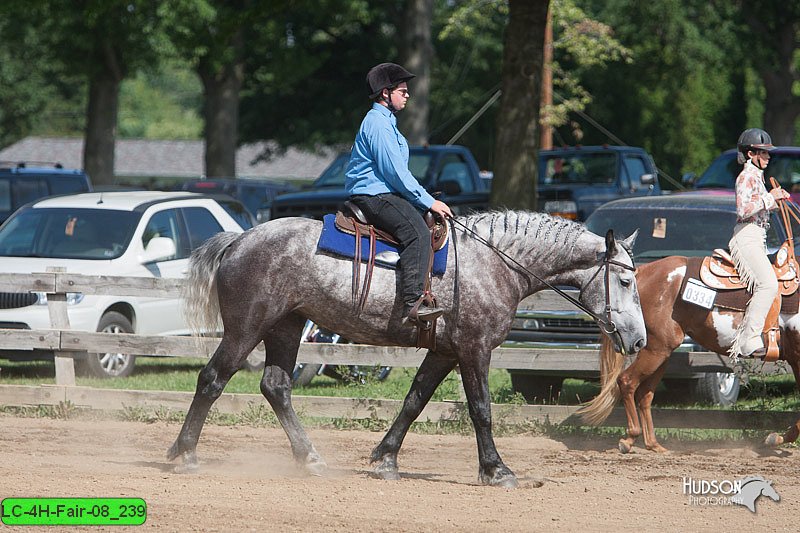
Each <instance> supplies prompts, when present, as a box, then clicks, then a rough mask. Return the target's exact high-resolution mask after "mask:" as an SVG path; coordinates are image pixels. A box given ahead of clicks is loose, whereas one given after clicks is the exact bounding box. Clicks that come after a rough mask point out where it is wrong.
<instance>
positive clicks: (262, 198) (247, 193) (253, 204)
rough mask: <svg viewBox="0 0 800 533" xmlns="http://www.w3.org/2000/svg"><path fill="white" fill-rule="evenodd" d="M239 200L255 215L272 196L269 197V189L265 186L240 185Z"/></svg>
mask: <svg viewBox="0 0 800 533" xmlns="http://www.w3.org/2000/svg"><path fill="white" fill-rule="evenodd" d="M239 190H240V192H239V197H238V200H239V201H240V202H242V203H243V204H244V205H245V207H247V209H248V210H249V211H250V212H251V213H255V212H256V211H258V208H259V206H261V205H262V204H263V203H264V202H266V201H267V200H271V196H268V195H267V188H266V187H265V186H263V185H240V186H239Z"/></svg>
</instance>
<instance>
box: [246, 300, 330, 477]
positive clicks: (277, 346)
mask: <svg viewBox="0 0 800 533" xmlns="http://www.w3.org/2000/svg"><path fill="white" fill-rule="evenodd" d="M305 322H306V320H305V318H302V317H299V316H295V315H290V316H288V317H286V318H284V319H283V320H281V321H280V322H278V324H276V325H275V327H274V328H273V329H272V331H270V333H269V334H268V335H267V338H265V339H264V345H265V347H266V352H267V360H266V364H265V365H264V375H263V376H262V378H261V394H263V395H264V397H265V398H266V399H267V401H268V402H269V404H270V406H271V407H272V410H273V411H274V412H275V416H276V417H277V418H278V421H279V422H280V423H281V426H282V427H283V430H284V431H285V432H286V436H287V437H289V443H290V445H291V447H292V455H293V456H294V460H295V462H296V463H297V464H298V465H299V466H300V467H301V468H303V469H305V471H306V472H308V473H309V474H312V475H321V474H322V473H323V472H324V471H325V470H326V469H327V465H326V464H325V461H323V460H322V457H320V455H319V453H317V450H315V449H314V445H313V444H312V443H311V440H310V439H309V438H308V435H307V434H306V432H305V430H304V429H303V426H302V425H301V423H300V419H299V418H298V416H297V413H296V412H295V410H294V407H292V372H293V370H294V365H295V363H296V362H297V351H298V349H299V348H300V340H301V336H302V332H303V326H304V325H305Z"/></svg>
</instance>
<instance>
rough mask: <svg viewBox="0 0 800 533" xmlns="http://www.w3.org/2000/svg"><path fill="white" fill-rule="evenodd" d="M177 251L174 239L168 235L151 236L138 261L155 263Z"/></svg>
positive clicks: (173, 254)
mask: <svg viewBox="0 0 800 533" xmlns="http://www.w3.org/2000/svg"><path fill="white" fill-rule="evenodd" d="M176 252H177V248H176V247H175V241H173V240H172V239H170V238H169V237H153V238H152V239H150V242H148V243H147V246H145V248H144V253H143V254H142V256H141V258H140V261H141V262H142V264H144V263H155V262H156V261H164V260H166V259H169V258H170V257H174V256H175V253H176Z"/></svg>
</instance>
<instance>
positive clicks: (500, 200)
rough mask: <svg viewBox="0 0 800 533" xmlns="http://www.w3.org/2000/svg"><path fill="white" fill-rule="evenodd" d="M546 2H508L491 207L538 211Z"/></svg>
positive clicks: (522, 0)
mask: <svg viewBox="0 0 800 533" xmlns="http://www.w3.org/2000/svg"><path fill="white" fill-rule="evenodd" d="M549 4H550V2H549V0H540V1H538V2H530V1H527V0H509V2H508V26H507V28H506V35H505V40H504V44H503V77H502V83H503V87H502V90H503V96H502V99H501V103H500V111H499V113H498V117H497V142H496V144H495V164H494V180H493V184H492V193H491V198H490V203H491V205H493V206H496V207H498V206H500V207H507V208H515V209H531V210H533V209H535V208H536V175H537V174H536V167H537V163H536V151H537V147H538V143H539V101H540V96H541V88H542V61H543V56H544V32H545V26H546V24H547V10H548V7H549Z"/></svg>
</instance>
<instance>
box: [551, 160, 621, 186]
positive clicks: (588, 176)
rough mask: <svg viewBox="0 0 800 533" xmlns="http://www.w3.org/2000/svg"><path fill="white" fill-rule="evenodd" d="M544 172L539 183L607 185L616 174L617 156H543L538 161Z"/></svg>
mask: <svg viewBox="0 0 800 533" xmlns="http://www.w3.org/2000/svg"><path fill="white" fill-rule="evenodd" d="M539 164H540V165H542V168H544V172H540V173H539V183H540V184H542V185H551V184H554V185H555V184H559V183H589V184H592V185H609V184H612V183H614V180H615V177H616V174H617V170H616V167H617V156H616V154H614V153H611V152H609V153H597V152H594V153H586V154H581V153H574V154H559V155H556V154H552V155H544V156H542V158H541V159H540V161H539Z"/></svg>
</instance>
